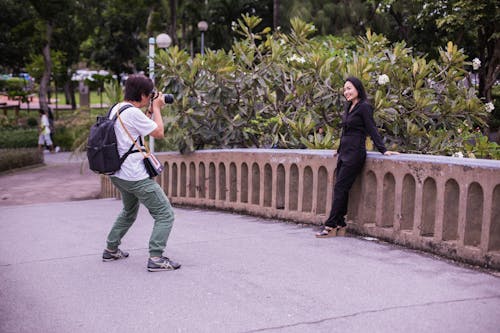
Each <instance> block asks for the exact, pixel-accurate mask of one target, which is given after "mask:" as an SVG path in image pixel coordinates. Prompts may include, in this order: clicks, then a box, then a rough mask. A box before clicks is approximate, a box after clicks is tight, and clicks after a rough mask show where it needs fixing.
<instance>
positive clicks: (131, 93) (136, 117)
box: [102, 75, 181, 272]
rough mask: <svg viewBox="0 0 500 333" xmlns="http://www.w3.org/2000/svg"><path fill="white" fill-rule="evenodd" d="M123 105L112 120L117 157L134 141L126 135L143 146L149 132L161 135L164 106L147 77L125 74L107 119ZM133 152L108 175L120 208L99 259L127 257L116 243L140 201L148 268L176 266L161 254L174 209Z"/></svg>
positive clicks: (167, 268)
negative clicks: (148, 221) (145, 217)
mask: <svg viewBox="0 0 500 333" xmlns="http://www.w3.org/2000/svg"><path fill="white" fill-rule="evenodd" d="M127 104H129V105H131V107H129V108H126V109H124V110H123V111H122V112H121V113H119V120H120V121H116V123H115V125H114V128H115V133H116V138H117V142H118V152H119V154H120V156H122V155H124V154H125V153H127V151H128V150H129V149H130V147H131V146H132V145H133V144H134V142H133V141H132V140H131V138H130V137H132V138H134V139H136V138H137V143H138V144H139V145H143V142H144V136H146V135H151V136H152V137H153V138H156V139H161V138H163V136H164V133H163V119H162V116H161V108H162V107H163V106H164V105H165V98H164V96H163V94H162V93H156V92H155V90H154V85H153V82H152V80H151V79H149V78H147V77H146V76H144V75H131V76H129V77H128V79H127V81H126V83H125V98H124V101H123V102H121V103H118V104H116V105H115V106H114V107H113V109H112V110H111V112H110V114H109V117H110V119H111V118H112V117H113V116H114V115H115V114H116V112H118V110H120V109H121V108H123V107H124V106H125V105H127ZM144 107H148V111H147V115H146V114H144V113H143V112H142V111H141V108H144ZM151 116H152V119H151ZM127 131H128V133H127ZM133 152H134V153H132V154H130V155H128V157H127V158H126V159H125V161H124V162H123V164H122V166H121V168H120V170H118V171H117V172H115V173H114V174H113V175H112V176H111V177H110V178H111V181H112V183H113V184H114V185H115V187H116V188H117V189H118V190H119V191H120V193H121V198H122V202H123V209H122V211H121V213H120V214H119V215H118V217H117V218H116V221H115V223H114V225H113V227H112V228H111V231H110V232H109V234H108V238H107V247H106V249H105V250H104V252H103V255H102V259H103V261H114V260H118V259H124V258H126V257H128V255H129V254H128V253H127V252H124V251H122V250H120V249H119V248H118V246H119V245H120V243H121V240H122V238H123V237H124V236H125V234H126V233H127V231H128V230H129V228H130V227H131V226H132V224H133V223H134V222H135V219H136V217H137V212H138V210H139V203H142V204H143V205H144V206H146V208H147V209H148V210H149V213H150V214H151V216H152V217H153V219H154V226H153V231H152V233H151V238H150V240H149V256H150V257H149V260H148V264H147V268H148V271H150V272H156V271H166V270H175V269H178V268H180V266H181V265H180V264H178V263H176V262H174V261H172V260H170V259H169V258H167V257H165V256H163V251H164V249H165V247H166V243H167V239H168V236H169V234H170V231H171V229H172V225H173V222H174V212H173V210H172V207H171V205H170V202H169V200H168V198H167V197H166V196H165V193H164V192H163V189H162V188H161V187H160V185H158V183H157V182H156V181H155V180H153V179H151V178H149V175H148V173H147V171H146V168H145V166H144V162H143V158H144V156H143V154H140V153H138V151H137V150H135V151H133Z"/></svg>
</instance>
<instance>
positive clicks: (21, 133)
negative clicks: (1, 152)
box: [0, 128, 38, 148]
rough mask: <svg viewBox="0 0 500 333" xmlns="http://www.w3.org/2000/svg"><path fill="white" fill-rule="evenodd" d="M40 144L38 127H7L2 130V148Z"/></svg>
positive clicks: (0, 145) (0, 134) (0, 141)
mask: <svg viewBox="0 0 500 333" xmlns="http://www.w3.org/2000/svg"><path fill="white" fill-rule="evenodd" d="M37 146H38V130H37V129H11V130H9V129H6V128H3V129H2V131H0V148H30V147H37Z"/></svg>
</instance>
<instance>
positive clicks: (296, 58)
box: [286, 54, 306, 64]
mask: <svg viewBox="0 0 500 333" xmlns="http://www.w3.org/2000/svg"><path fill="white" fill-rule="evenodd" d="M286 60H287V61H288V62H292V61H296V62H300V63H301V64H303V63H305V62H306V59H304V58H303V57H299V56H297V55H296V54H294V55H292V56H291V57H288V58H286Z"/></svg>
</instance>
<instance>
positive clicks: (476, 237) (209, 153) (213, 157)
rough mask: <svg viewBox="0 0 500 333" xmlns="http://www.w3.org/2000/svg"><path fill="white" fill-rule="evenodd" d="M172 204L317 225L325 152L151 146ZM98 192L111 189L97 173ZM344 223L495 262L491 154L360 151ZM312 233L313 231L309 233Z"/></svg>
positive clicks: (498, 250) (327, 166)
mask: <svg viewBox="0 0 500 333" xmlns="http://www.w3.org/2000/svg"><path fill="white" fill-rule="evenodd" d="M157 157H158V158H159V159H160V161H161V162H162V163H163V164H164V165H165V171H164V172H163V173H162V175H161V176H160V177H158V178H157V180H158V182H159V183H160V185H161V186H162V187H163V189H164V190H165V193H166V194H167V195H168V197H169V199H170V201H171V202H172V203H174V204H182V205H193V206H199V207H206V208H217V209H223V210H232V211H237V212H241V213H248V214H253V215H258V216H263V217H270V218H280V219H286V220H293V221H297V222H301V223H313V224H321V223H322V222H324V220H325V219H326V216H327V214H328V213H329V210H330V205H331V201H332V189H333V188H332V185H333V181H334V177H335V176H334V169H335V166H336V162H337V161H336V158H335V157H334V156H333V153H332V151H319V150H279V149H276V150H270V149H231V150H205V151H198V152H195V153H193V154H190V155H180V154H178V153H158V154H157ZM102 195H103V197H118V196H119V193H118V192H117V191H116V190H115V189H114V187H113V185H112V184H111V182H110V181H109V179H108V178H107V177H103V178H102ZM347 219H348V221H349V230H350V231H351V232H355V233H360V234H364V235H369V236H373V237H377V238H380V239H384V240H388V241H391V242H394V243H397V244H401V245H404V246H407V247H411V248H416V249H421V250H426V251H431V252H433V253H438V254H441V255H444V256H446V257H449V258H453V259H460V260H463V261H466V262H471V263H474V264H479V265H484V266H489V267H494V268H496V269H500V161H490V160H474V159H459V158H452V157H441V156H426V155H410V154H402V155H398V156H391V157H385V156H382V155H381V154H379V153H369V154H368V158H367V162H366V165H365V168H364V169H363V172H362V175H361V176H360V177H358V179H357V181H356V182H355V183H354V185H353V188H352V190H351V193H350V202H349V210H348V215H347ZM311 237H313V235H311Z"/></svg>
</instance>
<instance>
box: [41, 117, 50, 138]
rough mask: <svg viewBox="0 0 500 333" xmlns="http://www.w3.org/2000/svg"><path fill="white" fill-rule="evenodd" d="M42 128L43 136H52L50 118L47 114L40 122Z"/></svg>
mask: <svg viewBox="0 0 500 333" xmlns="http://www.w3.org/2000/svg"><path fill="white" fill-rule="evenodd" d="M40 122H41V127H42V134H44V135H47V134H50V123H49V118H48V117H47V115H46V114H43V115H42V119H41V120H40Z"/></svg>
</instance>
